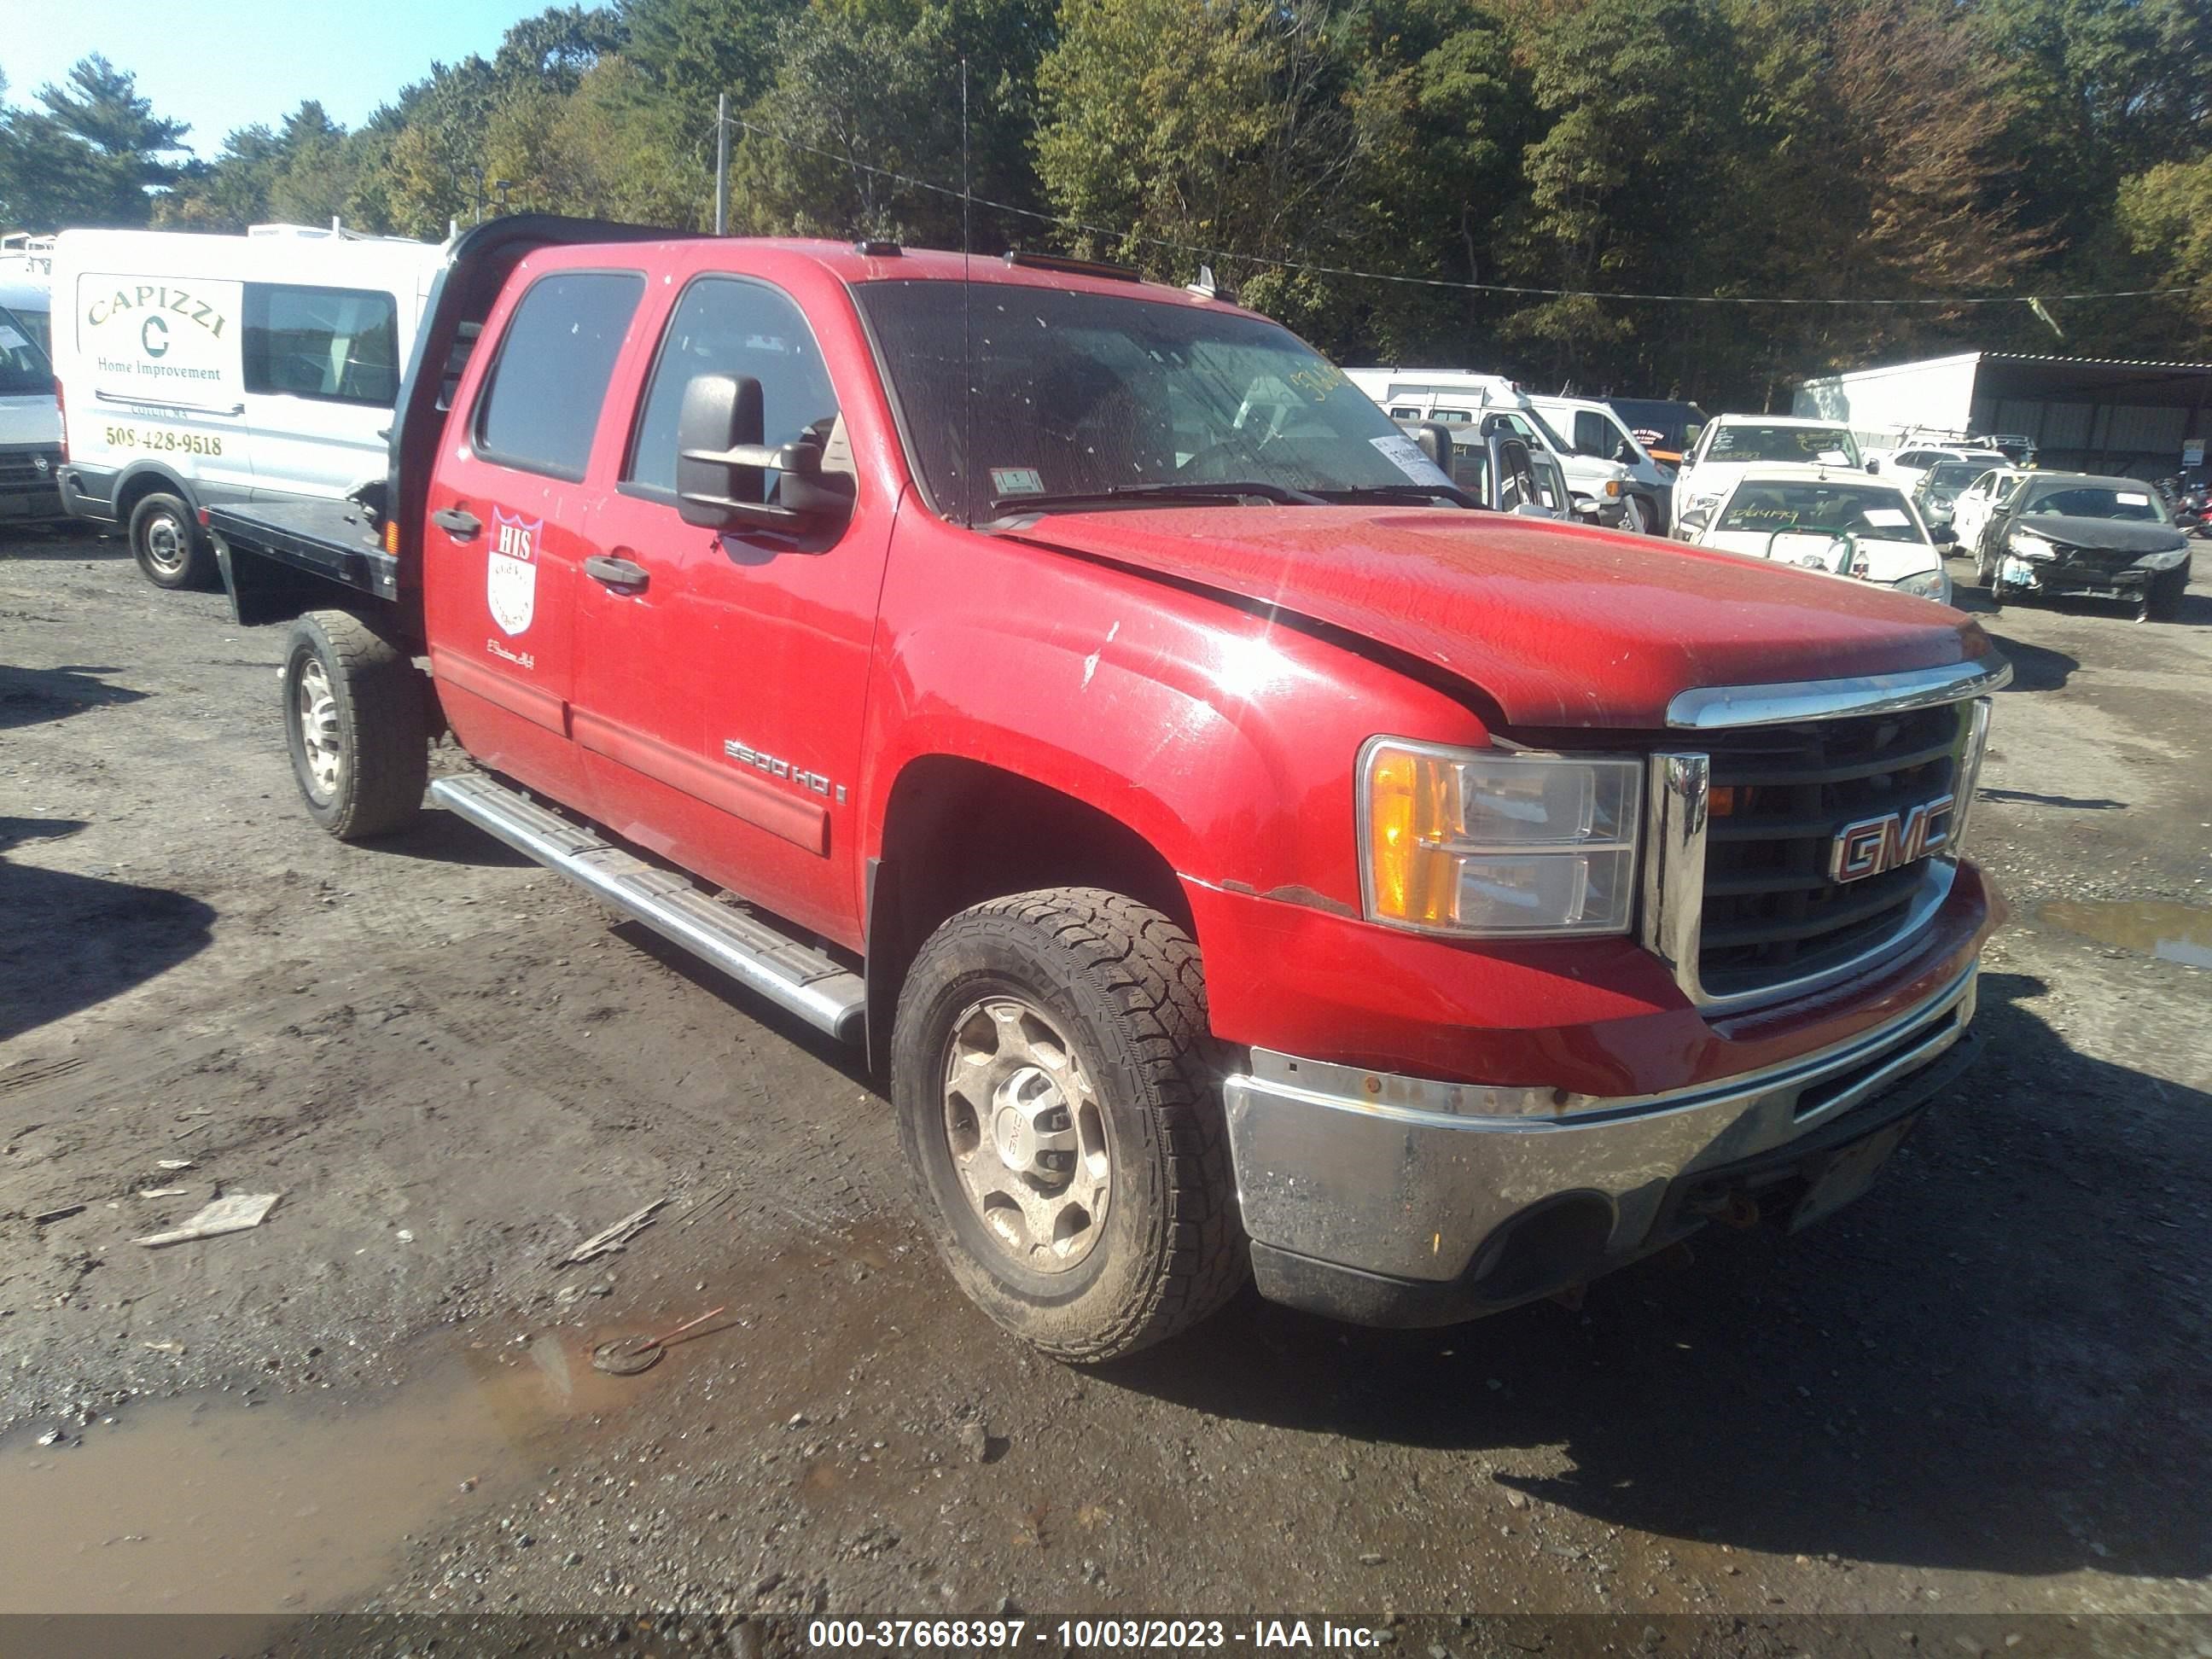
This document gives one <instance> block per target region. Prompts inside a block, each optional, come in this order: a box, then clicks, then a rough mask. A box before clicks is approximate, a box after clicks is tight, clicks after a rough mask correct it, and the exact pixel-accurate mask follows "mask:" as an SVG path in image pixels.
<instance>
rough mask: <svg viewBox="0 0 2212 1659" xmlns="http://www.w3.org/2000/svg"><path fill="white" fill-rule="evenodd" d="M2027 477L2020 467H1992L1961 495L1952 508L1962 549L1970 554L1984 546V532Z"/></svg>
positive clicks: (1953, 530)
mask: <svg viewBox="0 0 2212 1659" xmlns="http://www.w3.org/2000/svg"><path fill="white" fill-rule="evenodd" d="M2028 476H2029V475H2028V473H2027V471H2025V470H2024V469H2023V468H2021V467H2017V466H2005V465H1999V466H1993V467H1991V468H1990V470H1989V471H1986V472H1984V473H1983V474H1982V475H1981V477H1978V478H1976V479H1975V480H1974V481H1973V482H1972V483H1970V484H1968V485H1967V486H1966V488H1965V489H1962V490H1960V492H1959V501H1958V504H1957V505H1956V506H1955V507H1953V508H1952V509H1951V535H1952V537H1953V538H1954V540H1955V541H1957V543H1958V544H1959V545H1960V547H1961V548H1963V549H1966V550H1969V551H1971V550H1973V549H1975V548H1977V547H1979V546H1980V545H1981V544H1982V531H1983V529H1984V527H1985V526H1987V525H1988V524H1989V521H1990V519H1992V518H1993V517H1995V516H1996V513H1998V512H2000V511H2001V510H2002V508H2003V507H2004V505H2005V503H2006V502H2008V501H2010V500H2012V493H2013V491H2015V489H2019V488H2020V486H2021V483H2022V482H2023V481H2024V480H2025V479H2027V477H2028Z"/></svg>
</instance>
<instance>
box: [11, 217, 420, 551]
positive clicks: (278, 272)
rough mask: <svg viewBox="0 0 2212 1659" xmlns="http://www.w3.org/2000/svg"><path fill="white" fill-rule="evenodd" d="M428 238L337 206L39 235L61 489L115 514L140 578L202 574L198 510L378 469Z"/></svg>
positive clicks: (350, 487)
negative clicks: (44, 252)
mask: <svg viewBox="0 0 2212 1659" xmlns="http://www.w3.org/2000/svg"><path fill="white" fill-rule="evenodd" d="M444 258H445V253H444V250H443V249H442V248H439V247H436V246H431V245H430V244H428V243H426V242H412V241H406V240H401V239H399V238H397V237H372V236H359V235H356V234H352V233H350V232H347V231H342V230H339V229H337V228H336V227H335V226H334V227H333V228H331V229H329V230H315V229H309V228H302V227H300V226H296V225H258V226H256V227H254V228H252V230H250V231H248V232H247V233H246V234H245V235H243V236H203V235H195V234H184V233H179V232H175V231H113V230H69V231H64V232H63V233H62V234H60V235H59V236H58V237H57V238H55V240H54V264H53V294H54V306H55V326H54V344H53V359H54V372H55V374H56V377H57V378H58V380H59V382H60V386H61V397H62V413H63V426H64V433H63V438H64V450H65V453H64V460H63V463H62V469H61V486H62V498H63V500H64V502H65V503H66V505H67V506H68V507H69V510H70V512H72V513H76V514H77V515H78V516H79V517H81V518H85V519H90V520H94V521H95V522H97V523H100V524H107V525H113V526H118V527H119V528H121V529H123V530H124V531H125V532H126V533H127V535H128V536H129V538H130V543H131V552H132V554H133V555H135V556H136V557H137V561H138V567H139V568H140V569H142V570H143V571H144V572H145V573H146V575H147V577H148V578H149V580H152V581H153V582H154V583H155V585H156V586H161V587H186V586H204V585H206V584H207V583H208V582H209V581H210V580H211V579H212V578H213V576H214V574H215V559H214V555H213V550H212V549H211V548H210V545H209V544H208V540H207V538H206V537H205V536H204V534H203V533H202V532H200V529H199V525H198V517H197V515H198V511H199V509H200V508H201V507H204V506H206V505H208V504H209V503H210V502H215V501H242V500H252V501H281V500H285V499H294V498H299V497H302V496H305V497H322V498H337V497H343V496H345V495H350V494H351V493H352V492H353V491H355V490H356V489H360V488H361V487H362V485H363V484H366V483H370V482H371V481H373V480H374V479H378V478H381V477H383V476H384V474H385V470H386V454H385V437H384V435H385V431H386V428H388V427H390V425H391V424H392V404H393V403H394V401H395V400H396V399H397V398H398V392H399V380H400V376H401V374H402V373H403V372H404V370H405V368H406V364H407V354H408V352H409V350H410V349H411V348H412V347H413V345H414V343H415V329H416V323H417V321H418V320H419V319H421V316H422V306H423V303H424V301H426V300H427V299H428V295H429V292H430V285H431V283H432V282H433V281H434V280H435V277H436V276H437V273H438V270H439V268H440V266H441V264H442V263H443V260H444Z"/></svg>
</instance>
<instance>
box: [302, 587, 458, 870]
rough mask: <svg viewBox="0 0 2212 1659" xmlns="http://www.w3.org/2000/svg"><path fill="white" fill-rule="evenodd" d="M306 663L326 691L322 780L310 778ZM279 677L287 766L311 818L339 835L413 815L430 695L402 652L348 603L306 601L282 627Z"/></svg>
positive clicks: (400, 822) (370, 831)
mask: <svg viewBox="0 0 2212 1659" xmlns="http://www.w3.org/2000/svg"><path fill="white" fill-rule="evenodd" d="M310 665H319V666H320V669H321V672H322V674H323V677H324V678H325V681H326V682H327V684H328V687H329V692H330V699H329V701H330V704H331V707H330V709H329V720H328V722H327V726H326V729H327V731H328V732H329V733H330V736H331V741H332V743H333V744H334V746H335V749H336V754H337V776H336V779H335V782H334V784H333V786H332V787H329V788H327V789H325V788H323V787H319V785H318V782H317V778H316V773H315V770H314V767H313V763H312V761H311V759H310V756H309V751H308V740H307V733H306V732H305V730H304V729H303V726H302V723H301V713H300V706H301V695H300V694H301V677H302V676H303V675H306V674H307V673H308V672H309V671H310ZM428 707H429V696H428V686H427V685H426V684H425V683H424V681H423V677H422V671H421V670H419V669H417V668H416V666H415V665H414V663H413V661H412V660H411V659H410V658H409V656H408V654H407V653H406V652H405V651H404V649H402V648H401V647H399V645H398V644H397V643H396V642H395V641H392V639H390V638H389V637H387V636H386V634H385V633H384V632H383V630H382V629H380V628H379V627H377V626H376V625H375V624H374V623H370V622H368V620H366V619H364V618H362V617H357V616H355V615H354V614H353V613H352V612H351V611H309V612H308V613H307V615H306V616H304V617H301V618H300V619H299V620H298V621H297V622H295V623H293V624H292V627H291V630H290V632H289V634H288V635H287V636H286V639H285V642H284V668H283V716H284V732H285V742H286V746H287V747H288V748H289V750H290V752H291V757H292V776H293V779H294V781H296V782H297V783H298V784H299V786H300V794H301V799H303V800H304V801H305V802H306V803H307V811H308V814H309V815H310V816H311V817H313V819H314V820H315V822H316V823H319V824H320V825H322V827H323V828H324V829H327V830H329V831H330V833H331V835H333V836H337V838H338V839H339V840H340V841H366V840H368V839H369V838H370V837H372V836H388V835H390V834H392V832H393V831H394V830H398V829H404V828H406V827H407V825H409V824H410V823H413V822H414V821H415V818H416V816H417V815H418V814H419V813H420V812H421V811H422V792H423V790H424V788H425V787H428V783H429V781H430V734H429V721H428Z"/></svg>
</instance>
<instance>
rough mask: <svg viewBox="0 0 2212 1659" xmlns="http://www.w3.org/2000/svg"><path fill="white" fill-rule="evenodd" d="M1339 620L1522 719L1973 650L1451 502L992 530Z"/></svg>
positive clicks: (1957, 623)
mask: <svg viewBox="0 0 2212 1659" xmlns="http://www.w3.org/2000/svg"><path fill="white" fill-rule="evenodd" d="M1007 533H1010V534H1013V535H1017V536H1018V537H1019V538H1020V539H1022V540H1024V541H1027V542H1030V543H1031V544H1036V545H1038V546H1042V547H1045V548H1049V549H1053V550H1058V551H1061V552H1065V553H1070V554H1076V555H1080V556H1085V557H1090V558H1094V559H1099V560H1103V561H1106V562H1110V563H1113V564H1115V565H1119V566H1121V567H1123V568H1128V569H1132V570H1139V571H1143V572H1146V573H1148V574H1155V575H1158V576H1163V577H1167V578H1170V579H1172V580H1178V581H1182V582H1188V583H1193V584H1196V585H1198V586H1201V587H1204V588H1207V589H1212V590H1213V591H1215V592H1221V593H1225V594H1230V595H1233V596H1235V597H1237V598H1239V599H1247V600H1253V601H1256V602H1258V603H1259V604H1261V605H1266V606H1267V607H1269V608H1271V609H1274V610H1279V611H1285V612H1288V613H1290V614H1291V615H1294V616H1297V617H1304V618H1307V619H1309V620H1310V621H1312V622H1316V623H1326V624H1328V625H1329V626H1331V627H1334V628H1339V629H1344V630H1346V631H1347V632H1349V633H1352V634H1354V635H1358V636H1359V637H1361V638H1363V639H1366V640H1371V641H1375V642H1376V643H1377V644H1379V645H1383V646H1385V647H1389V648H1390V649H1391V650H1393V651H1396V652H1400V653H1404V654H1405V655H1407V656H1410V657H1413V658H1417V659H1419V660H1420V661H1422V662H1424V663H1427V664H1431V665H1434V666H1435V667H1437V668H1439V669H1441V670H1443V671H1444V672H1445V673H1447V674H1449V675H1450V676H1451V677H1452V678H1455V679H1458V680H1460V681H1462V682H1464V683H1465V684H1467V685H1468V686H1470V687H1472V688H1474V690H1476V691H1477V692H1478V693H1479V694H1480V695H1481V696H1484V697H1486V698H1487V699H1489V700H1490V701H1491V702H1492V703H1494V704H1495V705H1496V706H1497V708H1498V712H1499V713H1500V714H1502V715H1503V716H1504V720H1505V721H1506V722H1507V723H1508V724H1510V725H1513V726H1536V727H1541V726H1609V727H1616V728H1619V727H1663V726H1665V725H1666V710H1667V704H1668V700H1669V699H1671V698H1673V697H1674V696H1676V695H1677V694H1678V693H1680V692H1682V691H1686V690H1691V689H1692V688H1693V687H1700V686H1719V685H1765V684H1776V683H1778V682H1784V681H1795V680H1806V679H1832V678H1842V677H1844V676H1848V675H1858V674H1881V673H1892V672H1896V671H1902V670H1906V669H1914V668H1932V667H1940V666H1944V665H1949V664H1952V663H1956V662H1961V661H1965V660H1967V659H1972V658H1978V657H1981V656H1984V655H1986V654H1988V653H1989V650H1990V646H1989V640H1988V637H1987V636H1986V635H1984V634H1983V632H1982V631H1981V629H1980V628H1979V627H1978V625H1977V624H1976V623H1974V622H1973V621H1972V619H1971V618H1968V617H1962V616H1960V615H1959V614H1958V613H1956V612H1954V611H1945V610H1942V609H1939V608H1938V607H1936V606H1935V605H1930V604H1929V603H1928V602H1927V601H1926V600H1923V599H1908V598H1906V597H1905V596H1903V595H1901V594H1898V593H1893V592H1887V591H1886V590H1883V589H1880V588H1876V587H1873V586H1868V585H1867V584H1865V583H1860V582H1838V581H1836V580H1832V578H1830V577H1827V576H1825V575H1822V574H1818V573H1816V572H1814V571H1808V570H1793V569H1786V568H1776V567H1774V566H1771V565H1769V564H1767V563H1766V562H1765V561H1763V560H1759V561H1753V560H1747V559H1742V558H1737V557H1733V556H1729V555H1728V554H1725V553H1716V552H1708V551H1706V550H1703V549H1700V548H1693V547H1690V546H1687V545H1686V544H1682V543H1680V542H1663V541H1660V540H1657V539H1656V538H1651V537H1648V536H1626V535H1614V534H1608V533H1607V532H1600V531H1593V530H1585V529H1583V528H1581V527H1580V526H1571V525H1564V524H1555V523H1548V522H1547V521H1545V520H1538V519H1519V518H1512V517H1508V516H1506V515H1504V514H1502V513H1470V512H1465V511H1462V510H1458V509H1454V508H1448V507H1431V508H1404V509H1399V508H1372V509H1370V508H1365V507H1171V508H1162V509H1157V510H1155V509H1149V508H1147V509H1123V510H1116V511H1113V512H1106V513H1047V514H1044V515H1042V517H1040V518H1039V519H1037V520H1035V521H1034V522H1032V523H1030V524H1028V525H1026V526H1024V527H1023V528H1022V529H1020V530H1018V531H1015V532H1007Z"/></svg>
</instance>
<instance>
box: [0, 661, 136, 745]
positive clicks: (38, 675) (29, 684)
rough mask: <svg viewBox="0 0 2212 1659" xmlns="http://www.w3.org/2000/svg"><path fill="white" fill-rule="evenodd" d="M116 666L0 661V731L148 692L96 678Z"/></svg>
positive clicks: (64, 717) (114, 670) (133, 699)
mask: <svg viewBox="0 0 2212 1659" xmlns="http://www.w3.org/2000/svg"><path fill="white" fill-rule="evenodd" d="M120 672H122V670H120V669H118V668H94V667H89V666H84V665H74V664H71V665H64V666H62V667H59V668H14V667H10V666H9V665H7V664H5V663H0V732H6V731H12V730H14V729H15V728H16V727H17V726H38V725H40V724H42V723H43V722H45V721H46V720H67V719H68V718H69V717H70V715H71V714H82V713H83V712H84V711H85V710H86V709H88V708H105V707H106V706H107V705H108V704H110V703H118V702H140V701H141V700H143V698H144V697H146V696H148V695H149V694H148V693H146V692H143V691H138V690H132V689H131V687H130V686H127V685H110V684H107V683H106V681H105V680H103V679H101V678H100V676H101V675H103V674H118V673H120Z"/></svg>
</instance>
